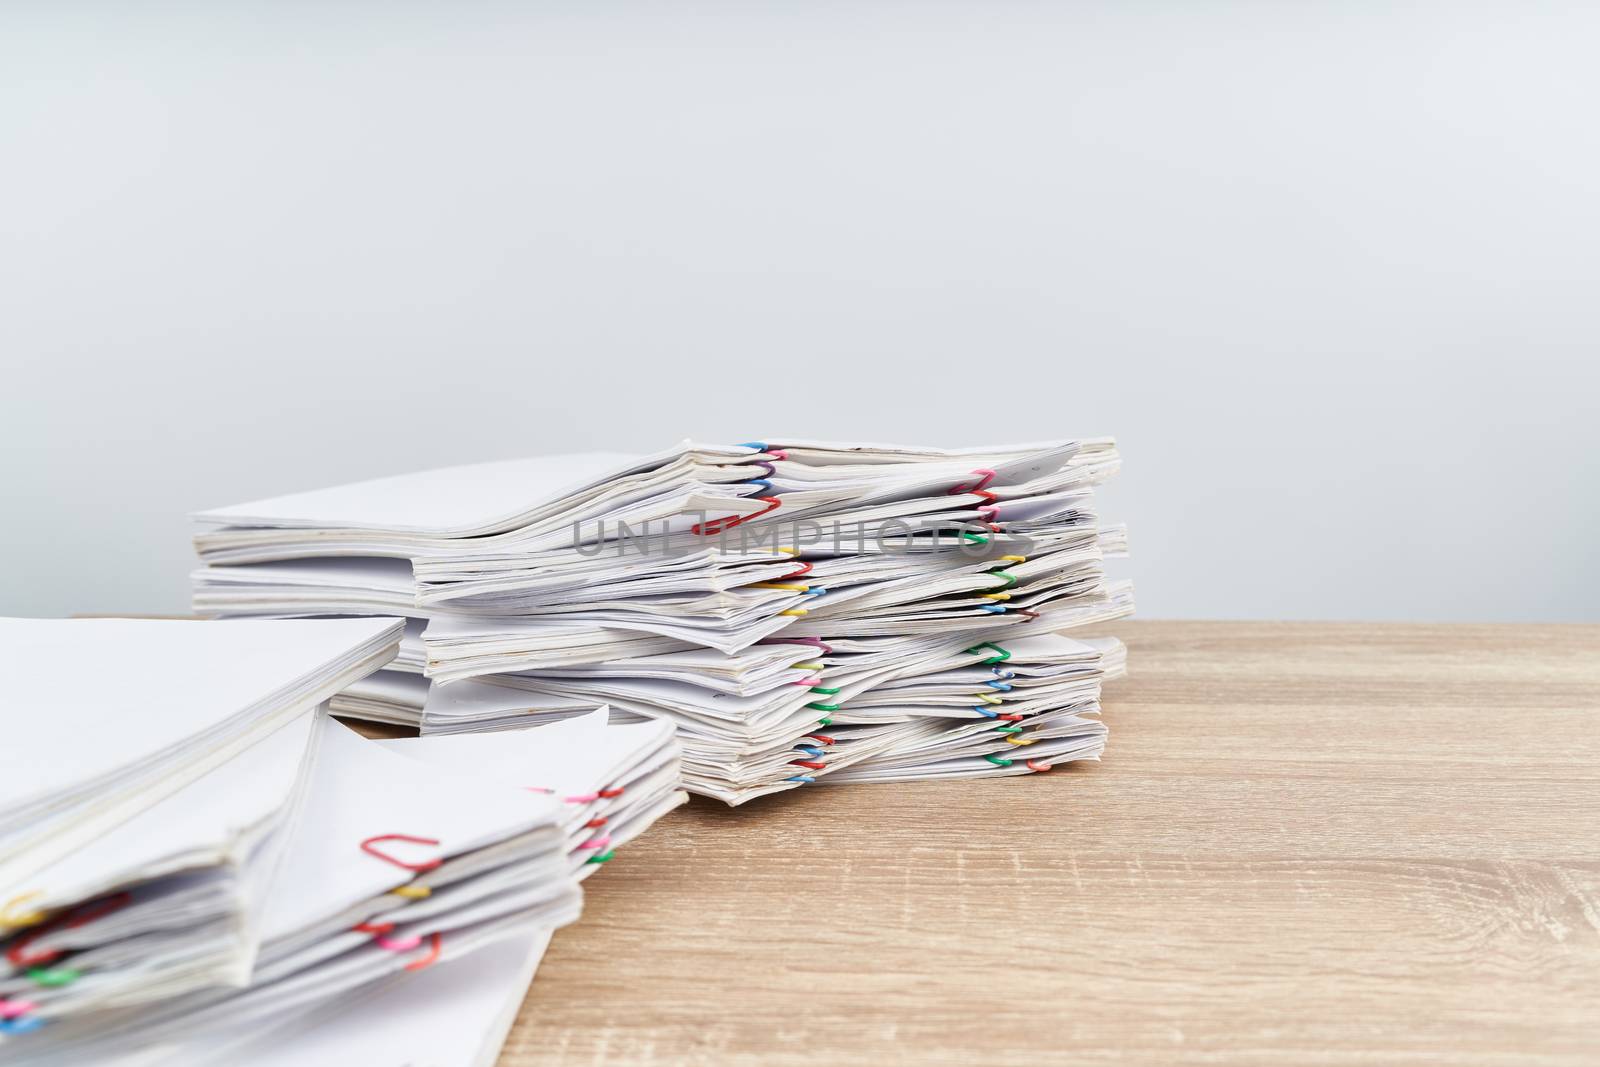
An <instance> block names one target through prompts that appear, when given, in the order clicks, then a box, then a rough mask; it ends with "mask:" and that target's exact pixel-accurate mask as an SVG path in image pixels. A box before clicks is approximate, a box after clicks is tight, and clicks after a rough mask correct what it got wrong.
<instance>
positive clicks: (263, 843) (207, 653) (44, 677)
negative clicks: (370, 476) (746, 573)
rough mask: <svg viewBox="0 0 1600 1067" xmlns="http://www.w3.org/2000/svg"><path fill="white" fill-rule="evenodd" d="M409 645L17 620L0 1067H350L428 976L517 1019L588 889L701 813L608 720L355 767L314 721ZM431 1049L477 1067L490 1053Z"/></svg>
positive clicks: (672, 758) (310, 626) (333, 624)
mask: <svg viewBox="0 0 1600 1067" xmlns="http://www.w3.org/2000/svg"><path fill="white" fill-rule="evenodd" d="M401 630H402V626H401V623H400V621H399V620H396V619H336V620H324V619H314V620H292V621H253V622H250V623H249V624H248V625H239V624H221V623H207V622H146V621H136V620H68V621H59V620H0V638H3V639H4V640H3V643H0V655H3V656H4V657H5V663H6V666H7V668H8V670H9V671H10V672H11V677H10V679H9V682H10V684H11V685H12V687H13V690H14V691H16V692H17V693H18V694H19V695H20V696H21V697H22V700H21V702H20V703H19V706H21V707H24V708H27V709H29V712H30V713H29V714H28V715H26V716H19V717H18V721H16V722H13V723H10V724H9V725H10V727H11V729H12V730H13V731H14V732H16V731H19V732H20V734H21V736H20V738H19V740H20V741H21V743H20V744H18V745H16V746H9V747H7V748H6V749H4V751H3V753H0V770H3V771H4V772H5V773H4V774H3V775H0V781H3V782H4V783H5V784H4V788H5V789H6V790H7V799H8V800H9V801H10V803H9V804H7V806H6V811H7V815H6V818H7V822H6V835H7V836H6V838H5V839H4V840H5V841H6V845H7V847H6V851H5V853H4V855H5V857H6V866H5V868H4V870H5V879H4V881H3V882H0V952H3V956H0V1059H3V1060H4V1061H5V1062H6V1063H8V1064H9V1063H18V1064H56V1063H60V1064H85V1063H108V1064H112V1063H118V1064H120V1063H128V1064H134V1063H222V1062H245V1061H246V1058H245V1057H246V1054H247V1053H248V1056H249V1059H250V1061H253V1059H254V1058H255V1057H256V1055H257V1053H258V1052H259V1053H260V1054H261V1055H266V1051H267V1050H269V1049H277V1048H278V1047H279V1045H280V1044H282V1043H283V1041H280V1038H282V1037H283V1035H288V1037H287V1038H284V1039H283V1040H290V1039H292V1042H291V1043H292V1044H294V1045H296V1046H297V1047H298V1048H299V1052H300V1055H299V1056H298V1058H297V1059H296V1060H295V1062H297V1063H316V1062H328V1063H335V1062H345V1060H343V1059H341V1058H340V1057H339V1055H338V1054H337V1047H338V1044H337V1032H338V1029H337V1027H335V1028H334V1029H333V1030H331V1031H330V1033H329V1036H328V1037H327V1038H326V1039H324V1038H322V1037H319V1036H317V1035H319V1034H320V1033H321V1026H320V1025H319V1024H321V1023H325V1022H326V1023H329V1024H332V1023H333V1022H334V1021H336V1020H347V1017H348V1015H349V1014H350V1012H351V1010H352V1009H353V1008H355V1007H358V1006H367V1005H372V1004H376V1003H378V1002H380V1001H381V1000H383V999H385V998H389V997H402V998H404V997H408V996H413V995H414V994H412V993H410V992H408V986H409V981H410V979H412V978H413V977H415V976H417V975H420V974H421V973H424V972H427V971H430V970H432V969H433V968H434V967H435V966H437V967H438V968H439V969H440V972H441V973H445V972H450V971H452V969H453V968H455V967H458V966H460V967H462V970H460V971H456V972H454V973H459V974H462V975H464V976H467V978H472V976H474V975H478V976H479V977H478V978H474V979H473V981H472V982H466V983H465V984H466V985H468V986H471V987H473V988H479V986H481V985H482V983H483V982H484V981H487V980H488V979H487V978H484V977H482V976H485V975H488V976H491V977H492V978H493V981H494V982H495V983H498V984H496V985H495V988H494V991H493V994H492V995H490V994H489V993H485V992H484V991H483V990H482V989H481V988H479V991H478V993H477V994H476V995H475V996H474V997H471V998H469V1001H470V1002H471V1003H478V1002H480V1001H483V1000H484V999H485V998H487V999H488V1000H492V1001H493V1002H494V1003H493V1004H492V1005H491V1008H492V1009H494V1010H498V1011H499V1013H500V1014H502V1015H503V1014H504V1010H503V1009H504V1005H505V1004H506V1003H507V1002H508V1001H509V1000H511V999H512V998H513V997H515V998H516V999H520V995H521V992H522V991H523V990H524V989H525V987H526V983H527V981H528V980H529V979H530V978H531V976H532V969H533V966H534V965H535V964H536V962H537V955H538V952H539V951H542V946H543V944H544V941H545V940H546V939H547V938H548V936H549V932H550V931H551V930H553V929H555V928H557V927H559V926H561V925H564V924H566V923H569V922H571V921H573V920H574V919H576V918H577V916H578V913H579V910H580V906H581V899H582V897H581V891H580V889H579V882H580V881H581V880H582V878H583V877H585V876H586V875H588V874H590V873H592V872H594V871H596V870H598V869H600V868H601V867H602V866H603V865H604V864H605V863H606V862H607V861H608V860H610V859H611V858H612V856H613V854H614V852H615V850H616V848H617V847H619V846H620V845H622V844H624V843H626V842H627V841H629V840H631V839H632V838H633V837H635V836H637V835H638V834H639V833H641V832H643V830H645V829H646V828H647V827H648V826H649V825H650V824H651V823H652V822H653V821H654V820H655V819H657V818H659V817H660V816H661V815H662V814H664V813H665V812H666V811H669V810H670V809H671V808H672V807H674V806H676V805H677V804H679V803H682V801H683V800H684V799H685V795H684V794H683V793H682V792H681V791H680V789H679V784H678V783H679V778H680V774H681V771H680V768H679V763H678V760H679V746H678V743H677V740H676V738H675V734H674V731H673V729H672V727H671V725H670V724H668V723H664V722H626V723H615V722H612V721H611V718H610V715H609V713H608V712H607V711H606V710H605V709H603V708H602V709H593V710H590V711H588V712H586V713H584V714H582V715H578V716H573V717H570V718H568V719H566V720H564V721H562V722H559V723H555V724H552V725H549V726H544V727H541V728H538V729H522V730H512V731H506V732H501V733H496V734H494V735H492V736H488V735H479V736H462V737H455V736H445V737H430V738H409V739H403V740H395V741H369V740H367V739H364V738H362V737H360V736H358V735H357V734H355V733H354V732H353V731H351V730H350V729H349V728H348V727H346V726H344V725H342V724H340V723H338V722H337V721H335V720H334V719H333V718H331V717H330V716H329V715H328V714H327V713H326V711H325V708H326V705H325V703H324V702H325V701H326V700H327V699H328V697H329V696H330V695H331V694H332V693H333V692H335V691H337V689H338V688H340V687H342V686H345V685H348V684H349V683H350V682H351V681H352V679H353V678H354V677H356V676H358V675H359V674H360V673H361V672H362V671H371V670H374V669H376V668H377V667H378V666H379V665H380V664H382V663H383V662H385V661H386V660H387V659H389V658H390V657H392V656H393V655H394V654H395V652H396V650H397V648H398V642H399V639H400V635H401ZM68 667H71V668H73V669H65V668H68ZM486 741H489V742H493V744H492V745H490V744H485V743H484V742H486ZM34 768H44V770H43V771H38V770H35V769H34ZM85 826H91V827H93V832H92V834H88V833H87V832H86V831H84V830H83V827H85ZM67 834H72V835H73V838H72V839H73V841H74V845H73V847H71V849H70V850H63V849H62V848H61V847H60V846H59V845H57V844H56V842H57V841H58V840H59V839H60V838H61V837H62V836H63V835H67ZM13 843H14V844H13ZM490 949H493V950H495V951H494V954H493V955H491V956H490V957H488V958H487V961H486V963H485V964H484V965H479V964H476V963H474V964H472V966H466V964H467V962H468V961H470V960H471V958H472V957H473V956H475V955H476V953H478V952H479V951H480V950H484V951H487V950H490ZM508 960H514V961H515V966H514V967H512V968H511V969H510V970H508V969H507V964H506V961H508ZM519 982H520V983H521V984H520V986H517V985H516V983H519ZM474 983H477V985H474ZM430 985H434V986H437V985H438V982H437V980H435V979H430ZM452 996H453V995H452ZM453 999H456V1000H458V1001H459V998H458V997H453ZM469 1006H470V1005H469V1003H465V1002H463V1003H460V1004H459V1007H460V1008H461V1017H462V1018H465V1017H466V1015H467V1014H468V1008H469ZM495 1006H498V1007H497V1008H496V1007H495ZM501 1036H503V1029H502V1030H501ZM429 1040H435V1041H439V1042H453V1044H451V1045H450V1048H451V1049H452V1050H455V1051H459V1052H460V1053H461V1055H463V1056H468V1053H469V1052H470V1056H469V1057H468V1058H467V1059H465V1060H463V1062H472V1058H473V1057H478V1058H481V1056H482V1055H489V1056H491V1057H492V1054H493V1047H491V1046H494V1047H497V1041H498V1039H493V1040H492V1041H487V1042H486V1039H485V1033H484V1032H483V1031H482V1030H481V1029H480V1030H478V1031H476V1032H473V1033H466V1032H463V1031H461V1030H459V1029H456V1030H454V1031H452V1032H449V1033H445V1034H439V1035H432V1037H430V1039H429ZM441 1047H443V1046H441Z"/></svg>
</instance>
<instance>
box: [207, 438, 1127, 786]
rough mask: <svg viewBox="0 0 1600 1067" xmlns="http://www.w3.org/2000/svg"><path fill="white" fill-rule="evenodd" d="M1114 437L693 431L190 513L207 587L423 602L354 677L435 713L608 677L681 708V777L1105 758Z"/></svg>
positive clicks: (343, 605) (1010, 769)
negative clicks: (844, 437)
mask: <svg viewBox="0 0 1600 1067" xmlns="http://www.w3.org/2000/svg"><path fill="white" fill-rule="evenodd" d="M1118 462H1119V461H1118V457H1117V453H1116V450H1115V448H1114V445H1113V443H1112V442H1111V441H1110V440H1108V439H1090V440H1079V441H1053V442H1046V443H1041V444H1021V445H1003V446H994V447H986V448H972V449H956V450H949V449H937V448H921V447H907V446H896V445H874V444H836V443H823V442H816V441H804V440H784V441H768V442H756V443H750V444H742V445H707V444H697V443H693V442H684V443H681V444H679V445H678V446H676V447H674V448H671V449H668V450H665V451H663V452H659V453H656V454H654V455H648V456H629V455H620V454H614V453H588V454H582V455H569V456H555V457H542V458H536V459H527V460H512V461H505V462H496V463H486V464H479V465H474V466H467V467H456V468H449V469H443V470H433V471H426V472H422V473H417V474H408V475H401V476H398V477H392V478H383V479H379V480H376V481H370V482H363V483H358V484H355V485H347V486H341V487H336V488H330V489H321V490H316V491H313V492H306V493H299V494H295V495H291V496H284V497H278V498H275V499H270V500H264V501H258V502H255V503H250V504H243V505H238V506H234V507H227V508H219V509H216V510H212V511H208V512H203V513H201V514H199V515H198V516H196V520H197V523H198V530H197V533H196V536H195V546H196V549H197V551H198V553H199V555H200V557H201V560H202V562H203V564H204V566H203V567H202V568H201V569H200V570H198V571H197V572H196V573H195V576H194V606H195V608H196V610H197V611H200V612H202V613H205V614H212V615H221V616H230V617H250V616H256V617H261V616H360V615H367V614H385V615H396V616H403V617H405V618H406V619H407V620H408V625H407V630H406V635H405V639H404V640H403V641H402V647H401V652H400V654H399V655H398V656H397V657H396V659H395V660H394V661H393V662H392V663H391V664H390V669H388V670H385V671H381V672H378V673H376V674H374V675H372V676H371V677H369V678H367V679H366V680H364V681H362V682H359V683H356V684H353V685H351V686H349V687H347V688H346V690H345V691H344V692H343V693H342V694H341V695H339V696H338V697H336V698H335V701H334V704H333V707H334V709H335V710H336V711H337V712H338V713H340V714H344V715H350V716H359V717H366V718H371V719H375V720H378V721H387V722H394V723H403V724H408V725H416V726H418V727H420V729H421V731H422V733H423V734H424V735H425V736H430V737H431V736H434V735H441V734H457V733H470V732H476V731H485V730H501V729H506V728H512V727H518V726H525V725H527V724H528V723H534V722H550V721H556V720H560V719H563V718H567V717H569V716H573V715H576V714H579V713H581V712H583V711H585V710H587V709H589V708H592V707H594V706H595V705H597V704H607V705H609V706H610V707H611V708H612V709H613V710H614V711H615V712H616V713H618V714H621V715H627V716H632V717H637V718H644V719H656V720H662V721H666V722H670V723H672V724H674V725H675V726H676V727H677V730H678V736H679V739H680V741H681V743H682V748H683V776H684V784H685V785H686V787H687V788H689V789H690V790H692V791H695V792H699V793H703V794H706V795H709V796H713V797H717V798H720V799H722V800H724V801H727V802H729V803H740V802H743V801H745V800H748V799H750V798H752V797H755V796H760V795H762V794H766V793H772V792H777V791H781V790H785V789H793V788H798V787H800V786H804V785H809V784H812V783H814V782H827V781H832V782H843V781H858V782H868V781H897V780H910V779H922V778H943V777H965V776H991V775H1008V774H1025V773H1029V772H1038V771H1043V770H1048V769H1049V768H1050V767H1051V766H1053V765H1054V764H1056V763H1059V762H1063V761H1067V760H1073V759H1080V758H1086V757H1094V756H1096V755H1098V753H1099V752H1100V751H1101V749H1102V747H1103V745H1104V740H1105V728H1104V726H1103V725H1102V724H1101V723H1100V721H1099V719H1098V711H1099V697H1100V686H1101V683H1102V682H1103V681H1104V680H1106V679H1108V678H1112V677H1115V676H1116V675H1118V674H1119V673H1121V672H1122V670H1123V668H1124V651H1123V648H1122V646H1121V644H1120V643H1118V642H1117V641H1115V640H1114V639H1111V638H1090V639H1081V640H1079V639H1073V638H1070V637H1067V636H1065V634H1064V633H1063V631H1067V630H1070V629H1072V628H1075V627H1079V626H1084V625H1088V624H1093V623H1101V622H1105V621H1108V620H1112V619H1116V618H1119V617H1122V616H1124V615H1127V614H1129V613H1130V612H1131V611H1132V607H1133V603H1132V593H1131V589H1130V588H1129V586H1128V585H1127V583H1125V582H1121V581H1116V580H1111V579H1108V577H1107V576H1106V574H1105V570H1104V561H1105V559H1106V558H1107V557H1111V556H1117V555H1120V554H1123V553H1124V552H1125V550H1126V536H1125V532H1124V530H1123V529H1122V528H1121V527H1119V526H1106V525H1102V524H1101V523H1100V521H1099V519H1098V517H1097V514H1096V512H1095V510H1094V490H1095V487H1096V486H1097V485H1099V484H1100V483H1101V482H1103V481H1104V480H1105V479H1106V478H1107V477H1109V476H1110V475H1111V474H1112V473H1114V472H1115V470H1116V469H1117V467H1118Z"/></svg>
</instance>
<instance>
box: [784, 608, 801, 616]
mask: <svg viewBox="0 0 1600 1067" xmlns="http://www.w3.org/2000/svg"><path fill="white" fill-rule="evenodd" d="M805 613H806V609H805V608H790V609H789V610H788V611H780V612H778V614H779V615H795V616H799V615H804V614H805Z"/></svg>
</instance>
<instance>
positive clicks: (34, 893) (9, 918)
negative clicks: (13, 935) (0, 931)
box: [0, 889, 50, 929]
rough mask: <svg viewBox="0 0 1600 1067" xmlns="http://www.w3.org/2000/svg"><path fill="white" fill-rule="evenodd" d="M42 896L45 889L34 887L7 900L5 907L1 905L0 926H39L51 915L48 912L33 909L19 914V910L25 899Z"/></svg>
mask: <svg viewBox="0 0 1600 1067" xmlns="http://www.w3.org/2000/svg"><path fill="white" fill-rule="evenodd" d="M42 896H44V890H42V889H34V890H30V891H29V892H26V893H20V894H18V895H17V896H14V897H12V898H11V899H10V900H8V901H6V903H5V907H0V926H4V927H6V928H8V929H21V928H22V927H24V926H38V925H39V924H40V923H42V922H44V921H45V920H46V919H48V918H49V917H50V915H49V913H48V912H43V911H37V910H33V911H24V912H21V913H20V914H19V913H18V910H17V909H18V907H19V905H21V904H22V902H23V901H25V900H32V899H33V898H34V897H42Z"/></svg>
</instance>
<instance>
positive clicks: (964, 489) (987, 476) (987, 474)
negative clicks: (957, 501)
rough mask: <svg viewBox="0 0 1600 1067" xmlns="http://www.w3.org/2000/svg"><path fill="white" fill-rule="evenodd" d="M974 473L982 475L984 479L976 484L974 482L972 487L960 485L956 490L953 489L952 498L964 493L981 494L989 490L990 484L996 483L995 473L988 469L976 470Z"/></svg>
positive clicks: (980, 468)
mask: <svg viewBox="0 0 1600 1067" xmlns="http://www.w3.org/2000/svg"><path fill="white" fill-rule="evenodd" d="M972 473H973V474H978V475H982V477H981V478H979V479H978V480H977V481H976V482H974V483H973V484H971V485H958V486H956V487H955V488H953V489H951V490H950V495H951V496H960V495H961V494H963V493H979V492H982V491H983V490H985V489H987V488H988V487H989V483H990V482H992V481H994V471H992V470H990V469H989V468H988V467H979V468H978V469H976V470H974V471H973V472H972Z"/></svg>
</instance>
